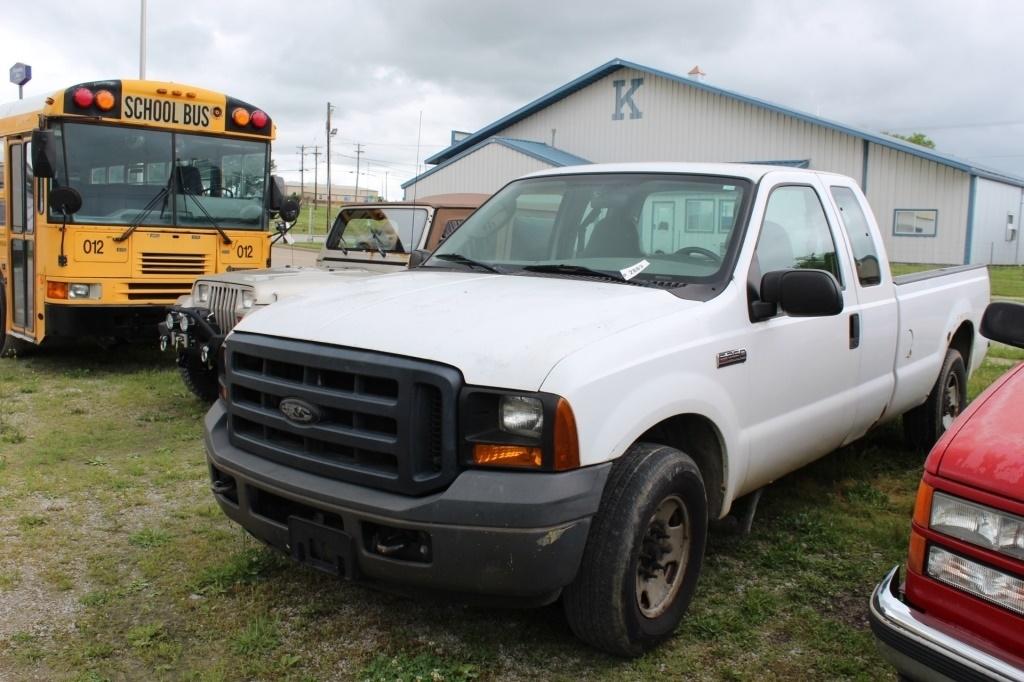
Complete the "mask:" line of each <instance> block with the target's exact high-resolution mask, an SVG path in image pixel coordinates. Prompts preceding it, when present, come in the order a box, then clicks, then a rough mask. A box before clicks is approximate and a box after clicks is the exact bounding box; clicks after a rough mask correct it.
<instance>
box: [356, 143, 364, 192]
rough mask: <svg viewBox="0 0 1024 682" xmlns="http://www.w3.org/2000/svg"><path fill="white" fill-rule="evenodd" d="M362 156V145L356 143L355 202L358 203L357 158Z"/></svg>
mask: <svg viewBox="0 0 1024 682" xmlns="http://www.w3.org/2000/svg"><path fill="white" fill-rule="evenodd" d="M362 155H363V145H361V144H359V143H358V142H357V143H356V201H357V202H358V201H359V157H361V156H362Z"/></svg>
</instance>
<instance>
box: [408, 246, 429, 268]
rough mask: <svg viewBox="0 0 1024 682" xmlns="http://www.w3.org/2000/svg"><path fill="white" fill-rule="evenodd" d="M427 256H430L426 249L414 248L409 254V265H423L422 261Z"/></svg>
mask: <svg viewBox="0 0 1024 682" xmlns="http://www.w3.org/2000/svg"><path fill="white" fill-rule="evenodd" d="M428 258H430V252H429V251H427V250H426V249H416V250H414V251H413V252H412V253H410V254H409V267H410V268H418V267H419V266H421V265H423V263H424V262H425V261H426V260H427V259H428Z"/></svg>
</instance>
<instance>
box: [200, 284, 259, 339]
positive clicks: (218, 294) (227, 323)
mask: <svg viewBox="0 0 1024 682" xmlns="http://www.w3.org/2000/svg"><path fill="white" fill-rule="evenodd" d="M209 286H210V303H209V306H208V307H209V309H210V312H212V313H213V318H214V320H215V321H216V323H217V327H219V328H220V331H221V333H222V334H227V333H228V332H229V331H231V330H232V329H234V327H235V323H236V322H237V320H236V319H235V310H236V309H237V308H238V306H240V305H241V304H242V291H243V290H246V289H249V287H244V286H235V285H232V284H223V283H221V282H209Z"/></svg>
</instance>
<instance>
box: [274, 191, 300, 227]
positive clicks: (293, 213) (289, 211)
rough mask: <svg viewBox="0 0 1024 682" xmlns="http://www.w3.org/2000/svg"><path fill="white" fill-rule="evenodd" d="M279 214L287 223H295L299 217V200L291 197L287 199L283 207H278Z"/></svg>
mask: <svg viewBox="0 0 1024 682" xmlns="http://www.w3.org/2000/svg"><path fill="white" fill-rule="evenodd" d="M277 214H278V215H279V216H281V220H283V221H285V222H286V223H294V222H295V221H296V220H298V219H299V202H298V201H296V200H295V199H292V198H291V197H289V198H287V199H285V200H284V203H283V204H282V205H281V208H280V209H278V211H277Z"/></svg>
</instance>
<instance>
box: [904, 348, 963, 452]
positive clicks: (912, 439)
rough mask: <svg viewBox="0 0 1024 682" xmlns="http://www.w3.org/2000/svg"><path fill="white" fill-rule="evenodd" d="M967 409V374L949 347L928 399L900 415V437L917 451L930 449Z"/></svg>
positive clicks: (958, 352) (961, 357)
mask: <svg viewBox="0 0 1024 682" xmlns="http://www.w3.org/2000/svg"><path fill="white" fill-rule="evenodd" d="M965 407H967V371H966V370H965V369H964V359H963V356H961V355H960V351H958V350H956V349H954V348H950V349H949V350H947V351H946V357H945V359H944V360H943V362H942V369H941V370H940V371H939V378H938V379H937V380H936V381H935V385H934V386H933V387H932V390H931V393H929V394H928V399H927V400H925V401H924V404H923V405H919V406H917V407H915V408H914V409H912V410H910V411H909V412H907V413H906V414H904V415H903V436H904V438H905V439H906V441H907V444H908V445H910V446H911V447H912V448H914V449H916V450H920V451H921V452H928V451H929V450H931V448H932V446H933V445H935V442H936V441H937V440H939V438H940V437H941V436H942V434H943V433H945V432H946V429H948V428H949V426H950V424H952V423H953V420H954V419H956V417H957V415H958V414H960V413H961V412H963V410H964V408H965Z"/></svg>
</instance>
